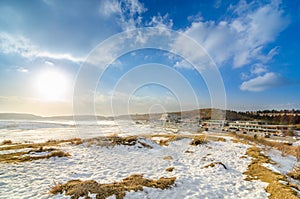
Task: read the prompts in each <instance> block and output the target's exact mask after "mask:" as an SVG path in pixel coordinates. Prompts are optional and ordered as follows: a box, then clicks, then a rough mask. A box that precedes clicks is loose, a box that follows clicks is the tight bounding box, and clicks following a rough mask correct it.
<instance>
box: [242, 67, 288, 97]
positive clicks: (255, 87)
mask: <svg viewBox="0 0 300 199" xmlns="http://www.w3.org/2000/svg"><path fill="white" fill-rule="evenodd" d="M284 83H285V81H284V79H283V78H282V77H281V76H280V75H278V74H276V73H272V72H269V73H266V74H264V75H263V76H258V77H256V78H253V79H251V80H248V81H245V82H243V83H242V85H241V86H240V89H241V90H243V91H255V92H259V91H264V90H266V89H269V88H273V87H277V86H281V85H283V84H284Z"/></svg>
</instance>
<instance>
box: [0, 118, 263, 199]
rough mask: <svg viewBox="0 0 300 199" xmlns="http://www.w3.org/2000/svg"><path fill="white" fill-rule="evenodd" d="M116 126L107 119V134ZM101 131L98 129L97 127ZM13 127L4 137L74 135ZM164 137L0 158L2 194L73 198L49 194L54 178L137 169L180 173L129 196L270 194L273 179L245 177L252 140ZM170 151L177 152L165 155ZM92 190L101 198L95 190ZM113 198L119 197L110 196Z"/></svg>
mask: <svg viewBox="0 0 300 199" xmlns="http://www.w3.org/2000/svg"><path fill="white" fill-rule="evenodd" d="M69 128H71V127H69V126H65V127H63V129H64V130H66V129H69ZM92 128H94V130H95V131H96V129H95V127H89V128H87V129H88V130H91V129H92ZM115 128H116V127H115V126H114V125H113V124H111V125H110V124H107V123H106V124H105V125H104V124H103V129H104V133H103V134H104V135H105V134H107V132H108V131H109V129H110V130H111V131H114V130H116V129H115ZM46 129H47V131H49V132H50V131H53V134H52V132H51V133H46V132H45V130H46ZM123 129H125V127H123ZM126 129H127V131H126V132H128V134H130V135H131V134H134V133H136V134H142V133H143V134H145V132H148V133H150V132H154V133H155V134H156V133H157V132H158V133H166V131H164V130H163V129H160V128H158V127H150V126H149V125H131V126H128V127H126ZM6 130H7V129H6ZM7 131H8V130H7ZM99 131H100V130H99V129H98V131H97V132H98V133H99ZM9 132H10V134H8V135H5V134H4V133H1V134H0V138H1V139H4V137H5V139H7V138H9V139H12V140H13V141H21V140H30V141H35V142H36V141H41V140H43V139H44V140H48V139H49V138H50V139H51V138H52V137H55V136H59V135H60V137H64V136H65V135H64V136H62V135H61V134H67V135H68V136H69V135H73V134H72V133H70V132H71V131H62V127H61V126H57V127H56V128H54V127H53V126H52V127H51V128H39V129H35V130H34V131H30V130H22V131H20V132H19V134H18V133H16V132H15V129H11V130H9ZM62 132H63V133H62ZM23 133H24V134H23ZM98 133H94V134H92V133H89V134H88V136H87V137H92V136H98V135H99V134H98ZM110 133H111V132H110ZM53 135H55V136H53ZM126 135H127V134H126ZM26 136H28V137H26ZM43 136H44V137H43ZM42 138H43V139H42ZM158 139H162V138H161V137H159V136H158V137H156V138H154V140H149V139H144V138H141V139H139V141H140V142H144V143H147V144H149V145H151V146H152V147H153V148H152V149H149V148H141V146H140V145H135V146H124V145H119V146H115V147H101V146H96V145H91V146H88V147H87V146H85V145H84V144H82V145H77V146H76V145H60V146H58V147H59V148H60V149H61V150H63V151H66V152H68V153H70V154H71V156H70V157H62V158H59V157H52V158H49V159H41V160H35V161H31V162H23V163H18V164H4V163H0V192H1V196H0V197H3V198H16V199H18V198H33V199H34V198H36V199H40V198H41V199H46V198H51V199H52V198H54V199H58V198H68V197H66V196H64V195H62V194H58V195H50V194H49V189H50V187H51V186H53V185H54V182H61V183H65V182H67V181H69V180H73V179H81V180H89V179H93V180H95V181H97V182H99V183H111V182H114V181H121V180H122V179H123V178H126V177H128V176H130V175H131V174H143V175H144V177H145V178H150V179H158V178H160V177H174V176H175V177H176V181H175V185H174V186H173V187H172V188H171V189H166V190H161V189H155V188H149V187H144V190H143V191H138V192H134V191H131V192H127V193H126V197H125V198H127V199H135V198H136V199H140V198H172V199H174V198H175V199H176V198H178V199H181V198H257V199H259V198H268V194H267V193H266V191H265V189H264V188H265V187H266V186H267V183H263V182H261V181H259V180H256V181H246V180H244V178H245V176H244V175H243V172H245V171H246V170H247V167H248V165H249V164H250V162H251V158H250V157H247V158H240V157H241V156H243V155H245V153H246V150H247V148H248V147H249V146H248V145H245V144H242V143H233V142H232V141H230V139H229V138H228V137H227V141H226V142H217V141H216V142H213V141H211V142H208V143H207V144H204V145H199V146H191V145H189V143H190V141H191V140H190V139H187V138H185V139H180V140H176V141H173V142H170V143H169V145H168V146H160V145H158V144H157V143H156V142H155V141H157V140H158ZM186 151H190V152H192V153H186ZM166 156H171V157H172V158H171V159H167V160H165V159H164V157H166ZM212 162H222V163H223V164H224V165H226V167H227V169H224V168H223V166H221V165H216V166H215V167H208V168H204V167H205V166H206V165H208V164H210V163H212ZM168 167H174V171H172V172H167V171H166V170H165V169H166V168H168ZM90 196H91V197H92V198H95V195H94V194H90ZM113 198H115V197H114V196H112V197H110V199H113Z"/></svg>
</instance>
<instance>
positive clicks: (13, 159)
mask: <svg viewBox="0 0 300 199" xmlns="http://www.w3.org/2000/svg"><path fill="white" fill-rule="evenodd" d="M41 152H49V154H46V155H41V156H32V153H35V154H36V153H41ZM69 156H70V154H69V153H67V152H64V151H61V150H59V149H55V148H43V147H41V148H39V149H36V150H30V151H24V152H16V153H9V154H2V155H0V162H4V163H20V162H28V161H33V160H40V159H49V158H51V157H69Z"/></svg>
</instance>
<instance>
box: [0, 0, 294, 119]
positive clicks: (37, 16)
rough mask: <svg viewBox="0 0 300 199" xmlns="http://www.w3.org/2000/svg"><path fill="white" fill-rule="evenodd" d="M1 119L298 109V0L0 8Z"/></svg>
mask: <svg viewBox="0 0 300 199" xmlns="http://www.w3.org/2000/svg"><path fill="white" fill-rule="evenodd" d="M0 13H1V15H0V112H2V113H5V112H15V113H32V114H37V115H44V116H49V115H70V114H74V113H78V114H94V113H95V114H98V115H113V114H126V113H149V112H165V111H178V110H191V109H195V108H206V107H216V108H224V109H231V110H238V111H247V110H264V109H279V110H280V109H300V92H299V91H300V89H299V88H300V66H299V65H300V59H299V55H298V53H299V52H300V45H299V44H300V37H299V35H300V1H299V0H294V1H288V0H283V1H280V0H270V1H246V0H237V1H222V0H212V1H208V0H202V1H199V0H188V1H180V0H174V1H158V0H152V1H138V0H97V1H96V0H90V1H85V0H63V1H61V0H43V1H42V0H29V1H19V0H0Z"/></svg>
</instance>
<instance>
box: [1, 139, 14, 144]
mask: <svg viewBox="0 0 300 199" xmlns="http://www.w3.org/2000/svg"><path fill="white" fill-rule="evenodd" d="M2 144H12V141H11V140H3V142H2Z"/></svg>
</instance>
